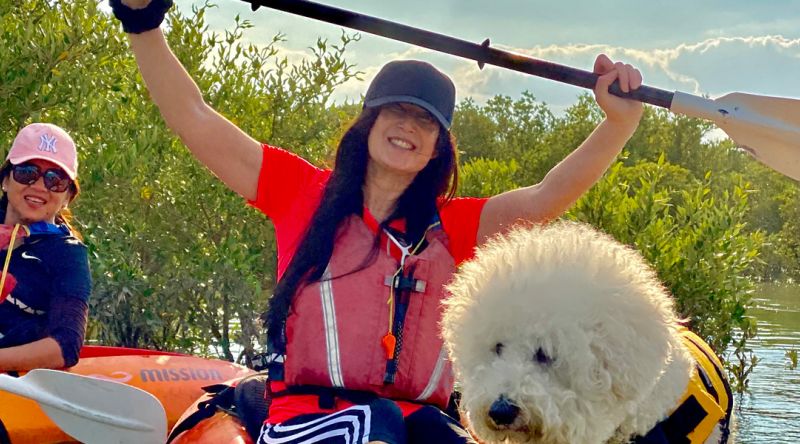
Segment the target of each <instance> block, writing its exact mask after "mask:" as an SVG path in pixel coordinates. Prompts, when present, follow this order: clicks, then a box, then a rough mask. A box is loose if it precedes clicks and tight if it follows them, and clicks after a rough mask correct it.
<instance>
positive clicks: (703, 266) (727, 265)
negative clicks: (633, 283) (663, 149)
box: [571, 156, 764, 354]
mask: <svg viewBox="0 0 800 444" xmlns="http://www.w3.org/2000/svg"><path fill="white" fill-rule="evenodd" d="M687 175H688V173H687V171H686V170H683V169H682V168H680V167H677V166H674V165H670V164H668V163H666V161H665V159H664V156H662V157H661V158H659V160H658V162H657V163H649V162H642V163H639V164H636V165H635V166H633V167H624V166H622V165H621V164H617V165H615V166H614V167H613V168H612V169H611V171H610V172H609V173H608V174H607V175H606V177H605V178H604V179H603V180H602V181H601V182H600V183H598V184H597V186H596V187H595V188H594V189H593V190H591V191H590V192H589V193H588V194H587V195H586V196H585V197H584V198H582V199H581V200H580V201H579V202H578V203H577V204H576V205H575V207H574V208H573V209H572V211H571V216H572V217H575V218H577V219H580V220H583V221H586V222H589V223H591V224H593V225H595V226H597V227H599V228H601V229H603V230H604V231H606V232H608V233H609V234H611V235H612V236H614V237H615V238H616V239H618V240H620V241H621V242H623V243H626V244H629V245H632V246H634V247H635V248H637V249H638V250H639V251H640V252H642V254H643V255H644V257H645V258H646V259H647V260H648V261H649V262H650V263H651V264H653V266H654V267H655V268H656V270H657V272H658V275H659V277H660V278H661V280H662V281H663V282H664V284H665V285H666V287H667V288H668V289H669V290H670V292H671V293H672V294H673V295H674V296H675V299H676V302H677V309H678V313H679V314H680V315H681V316H682V317H684V318H685V319H686V320H687V321H688V324H689V327H690V328H691V329H692V330H693V331H695V332H696V333H698V334H699V335H700V336H701V337H703V338H704V339H706V341H708V342H709V344H710V345H711V346H712V348H714V349H715V350H716V351H717V353H719V354H724V353H725V351H726V350H727V349H728V347H729V346H730V345H731V344H732V342H734V333H735V332H739V333H740V334H741V335H742V336H743V337H744V341H742V343H741V348H742V350H739V348H736V347H734V353H736V352H743V351H744V348H745V343H746V340H747V339H749V338H751V337H752V335H754V334H755V330H754V322H753V320H752V319H751V318H749V317H747V316H746V309H747V306H748V305H749V303H750V295H751V293H752V290H753V283H752V281H751V280H750V279H749V278H748V277H747V275H746V272H747V270H748V268H749V266H750V265H751V263H752V262H753V261H754V260H755V259H756V257H757V255H758V252H759V247H760V245H762V244H763V242H764V237H763V235H762V233H761V232H747V230H746V225H745V223H744V222H743V221H744V219H745V216H746V214H747V210H748V196H749V188H748V187H749V184H747V183H740V184H737V185H735V186H734V187H733V189H731V190H723V191H721V192H720V193H718V195H717V196H715V195H714V193H712V190H711V186H712V181H711V177H710V175H706V177H705V178H703V179H702V180H691V181H688V182H687V180H686V179H685V177H686V176H687ZM740 339H741V338H740Z"/></svg>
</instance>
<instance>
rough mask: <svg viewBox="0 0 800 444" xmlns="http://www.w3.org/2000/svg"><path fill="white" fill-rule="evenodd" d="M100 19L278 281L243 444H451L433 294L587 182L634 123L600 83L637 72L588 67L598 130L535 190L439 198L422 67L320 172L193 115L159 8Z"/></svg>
mask: <svg viewBox="0 0 800 444" xmlns="http://www.w3.org/2000/svg"><path fill="white" fill-rule="evenodd" d="M111 6H112V9H113V11H114V14H115V15H116V17H117V18H118V19H119V20H120V21H121V22H122V26H123V29H124V30H125V31H126V32H128V34H129V38H130V43H131V48H132V49H133V52H134V54H135V55H136V60H137V62H138V64H139V69H140V71H141V73H142V77H143V78H144V81H145V83H146V84H147V87H148V89H149V91H150V95H151V97H152V98H153V100H154V101H155V103H156V105H158V107H159V109H160V111H161V114H162V115H163V117H164V119H165V120H166V122H167V124H168V125H169V126H170V127H171V128H172V130H173V131H175V133H177V134H178V135H179V136H180V137H181V139H182V140H183V142H184V143H185V144H186V146H188V148H189V149H190V150H191V151H192V153H193V154H194V155H195V156H196V157H197V158H198V159H199V160H200V161H201V162H203V163H204V164H205V165H206V166H207V167H208V168H209V169H210V170H211V171H213V173H214V174H216V175H217V177H219V178H220V179H221V180H222V181H223V182H225V184H226V185H228V187H230V188H231V189H232V190H233V191H235V192H237V193H239V194H240V195H241V196H242V197H244V198H245V199H247V201H248V202H249V203H250V204H251V205H253V206H255V207H256V208H258V209H259V210H261V211H262V212H263V213H264V214H265V215H267V216H268V217H269V218H270V219H271V220H272V221H273V223H274V226H275V233H276V238H277V244H278V279H279V280H278V283H277V285H276V287H275V289H274V294H273V296H272V297H271V298H270V300H269V302H268V309H267V311H266V312H265V313H264V315H263V316H262V318H263V319H264V321H265V326H266V328H267V358H266V366H267V368H268V370H269V379H270V382H269V384H268V391H269V397H270V400H271V404H270V405H269V412H268V415H267V418H266V420H265V422H264V424H263V427H262V428H261V433H260V435H259V436H258V437H257V439H258V442H259V443H262V444H266V443H284V444H290V443H301V442H302V443H312V442H313V443H345V442H348V443H349V442H358V443H366V442H373V443H390V444H400V443H406V442H410V443H463V442H466V441H467V437H466V436H467V434H466V432H464V430H463V428H461V427H460V425H459V424H458V422H457V421H455V420H454V419H453V418H451V417H450V416H448V415H446V414H444V413H443V410H445V409H446V408H447V406H448V401H449V399H450V397H451V394H452V393H453V374H452V371H451V367H450V362H449V359H448V357H447V354H446V352H445V350H444V348H443V344H442V340H441V337H440V334H439V321H440V319H441V314H442V305H441V301H442V298H444V297H446V294H445V292H444V289H443V284H444V283H445V282H447V281H448V280H449V279H450V277H451V275H452V273H453V272H454V271H455V269H456V267H457V266H458V264H459V263H461V262H462V261H464V260H466V259H468V258H469V257H470V256H471V255H472V252H473V249H474V247H475V246H476V245H479V244H481V243H482V242H485V241H486V240H487V239H489V238H490V237H491V236H492V235H494V234H496V233H499V232H502V231H504V230H507V229H508V228H509V227H511V226H512V225H514V224H516V223H519V222H523V223H544V222H547V221H548V220H551V219H553V218H556V217H558V216H560V215H561V214H563V213H564V211H566V210H567V209H568V208H569V207H570V206H571V205H572V204H573V203H574V202H575V201H576V200H577V199H578V198H579V197H580V196H581V195H582V194H583V193H584V192H586V190H588V189H589V188H590V187H591V186H592V185H593V184H594V183H595V182H596V181H597V180H598V179H599V178H600V177H601V176H602V174H603V173H604V172H605V170H606V169H607V168H608V167H609V165H610V164H611V163H612V162H613V161H614V159H615V157H616V155H617V154H618V153H619V152H620V151H621V149H622V147H623V145H624V144H625V142H626V141H627V140H628V139H629V138H630V136H631V135H632V134H633V132H634V130H635V129H636V127H637V125H638V123H639V118H640V117H641V114H642V105H641V104H640V103H638V102H632V101H628V100H622V99H619V98H616V97H614V96H611V95H610V94H609V93H608V86H609V85H610V84H611V83H612V82H614V81H615V80H619V83H620V87H621V88H622V90H623V91H626V92H627V91H629V90H630V89H636V88H638V87H639V86H640V85H641V80H642V78H641V75H640V74H639V71H638V70H636V69H634V68H632V67H631V66H630V65H625V64H622V63H613V62H612V61H611V60H609V59H608V57H606V56H604V55H601V56H599V57H598V58H597V60H596V62H595V69H594V70H595V72H596V73H598V74H600V78H599V81H598V82H597V86H596V88H595V95H596V98H597V102H598V103H599V105H600V107H601V108H602V109H603V111H604V112H605V114H606V118H605V120H604V121H603V122H602V123H600V125H599V126H598V127H597V129H595V131H594V132H593V133H592V134H591V135H590V136H589V137H588V138H587V140H586V141H585V142H584V143H583V144H582V145H581V146H580V147H578V148H577V149H576V150H575V151H574V152H573V153H572V154H570V155H569V156H568V157H567V158H566V159H565V160H564V161H562V162H561V163H560V164H558V165H557V166H556V167H554V168H553V170H552V171H550V173H549V174H548V175H547V176H546V177H545V178H544V180H543V181H542V182H541V183H539V184H535V185H532V186H529V187H525V188H520V189H516V190H512V191H509V192H506V193H503V194H500V195H497V196H493V197H491V198H486V199H484V198H480V199H478V198H456V197H454V194H455V190H456V187H457V185H458V174H457V150H456V148H455V142H454V139H453V137H452V135H451V133H450V125H451V123H452V118H453V111H454V107H455V87H454V85H453V82H452V81H451V80H450V78H448V77H447V76H446V75H444V74H443V73H441V72H440V71H439V70H438V69H436V68H434V67H433V66H432V65H430V64H428V63H425V62H421V61H414V60H404V61H394V62H391V63H388V64H386V65H385V66H384V67H383V68H382V69H381V70H380V72H379V73H378V74H377V76H376V77H375V79H374V80H373V81H372V83H371V84H370V86H369V88H368V90H367V93H366V96H365V100H364V106H363V110H362V112H361V114H360V115H359V116H358V117H357V119H356V120H355V122H354V123H353V124H352V125H351V126H350V128H349V129H348V130H347V132H346V133H345V134H344V136H343V137H342V139H341V141H340V143H339V147H338V150H337V154H336V164H335V167H334V168H333V170H327V169H320V168H317V167H315V166H313V165H311V164H310V163H308V162H306V161H305V160H303V159H301V158H299V157H297V156H295V155H294V154H291V153H289V152H288V151H285V150H282V149H280V148H277V147H273V146H270V145H267V144H262V143H259V142H258V141H256V140H254V139H253V138H251V137H250V136H248V135H247V134H245V133H244V132H242V131H241V130H240V129H239V128H237V127H236V126H235V125H233V124H232V123H231V122H230V121H229V120H227V119H226V118H225V117H223V116H221V115H219V114H218V113H217V112H215V111H214V110H213V109H212V108H211V107H210V106H209V105H207V104H206V103H205V101H204V100H203V96H202V94H201V92H200V90H199V89H198V87H197V85H196V84H195V83H194V81H193V80H192V79H191V77H190V76H189V75H188V74H187V73H186V70H185V69H184V68H183V66H181V64H180V62H179V61H178V59H177V58H176V57H175V56H174V55H173V53H172V51H171V50H170V48H169V47H168V45H167V42H166V40H165V38H164V35H163V34H162V32H161V31H160V29H159V26H160V24H161V22H162V20H163V18H164V16H165V14H166V12H167V10H168V9H169V8H170V7H171V6H172V1H171V0H152V1H151V0H111ZM487 353H489V351H488V350H487Z"/></svg>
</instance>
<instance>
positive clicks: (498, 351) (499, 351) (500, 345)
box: [494, 342, 503, 356]
mask: <svg viewBox="0 0 800 444" xmlns="http://www.w3.org/2000/svg"><path fill="white" fill-rule="evenodd" d="M494 354H496V355H497V356H500V355H502V354H503V343H502V342H498V343H497V344H495V345H494Z"/></svg>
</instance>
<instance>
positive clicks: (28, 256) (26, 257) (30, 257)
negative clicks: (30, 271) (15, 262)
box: [20, 251, 41, 261]
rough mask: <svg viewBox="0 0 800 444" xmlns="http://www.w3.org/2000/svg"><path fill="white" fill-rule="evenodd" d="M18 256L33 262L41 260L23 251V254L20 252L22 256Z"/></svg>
mask: <svg viewBox="0 0 800 444" xmlns="http://www.w3.org/2000/svg"><path fill="white" fill-rule="evenodd" d="M20 256H22V258H23V259H33V260H35V261H40V260H41V259H39V258H38V257H36V256H32V255H30V254H28V252H27V251H23V252H22V254H21V255H20Z"/></svg>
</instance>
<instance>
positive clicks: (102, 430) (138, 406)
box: [0, 369, 167, 444]
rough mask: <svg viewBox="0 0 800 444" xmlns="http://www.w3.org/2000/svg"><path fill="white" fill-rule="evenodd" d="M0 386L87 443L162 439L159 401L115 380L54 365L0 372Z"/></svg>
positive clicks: (142, 443)
mask: <svg viewBox="0 0 800 444" xmlns="http://www.w3.org/2000/svg"><path fill="white" fill-rule="evenodd" d="M0 390H5V391H8V392H11V393H14V394H16V395H19V396H22V397H25V398H28V399H31V400H34V401H36V402H37V403H39V406H40V407H41V408H42V410H43V411H44V412H45V413H46V414H47V416H49V417H50V419H52V420H53V422H54V423H56V424H57V425H58V426H59V427H60V428H61V429H62V430H63V431H64V432H66V433H67V434H68V435H70V436H72V437H73V438H75V439H77V440H79V441H81V442H83V443H86V444H94V443H97V444H100V443H109V444H111V443H114V444H134V443H138V444H162V443H163V442H164V441H165V440H166V436H167V417H166V413H165V411H164V407H163V406H162V405H161V403H160V402H159V401H158V399H156V397H155V396H153V395H151V394H150V393H147V392H146V391H144V390H141V389H139V388H136V387H133V386H129V385H126V384H122V383H119V382H115V381H108V380H105V379H98V378H93V377H89V376H82V375H76V374H73V373H67V372H62V371H57V370H45V369H36V370H31V371H30V372H28V373H27V374H26V375H24V376H22V377H21V378H13V377H11V376H8V375H0Z"/></svg>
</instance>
